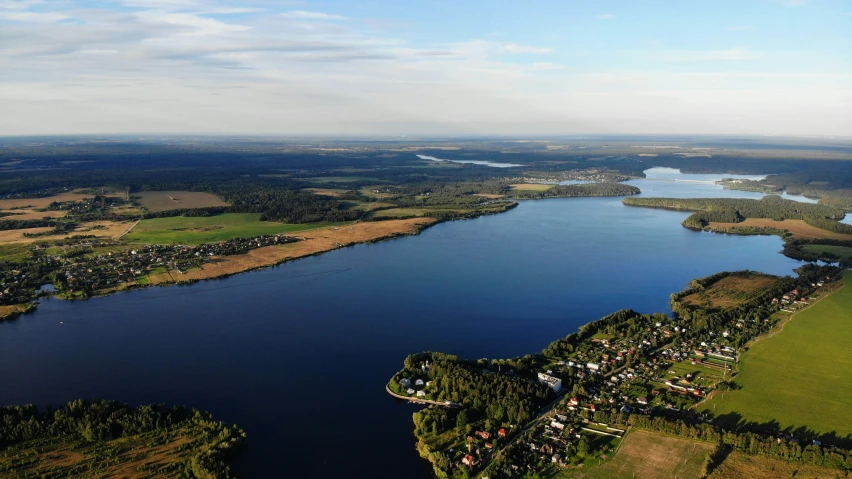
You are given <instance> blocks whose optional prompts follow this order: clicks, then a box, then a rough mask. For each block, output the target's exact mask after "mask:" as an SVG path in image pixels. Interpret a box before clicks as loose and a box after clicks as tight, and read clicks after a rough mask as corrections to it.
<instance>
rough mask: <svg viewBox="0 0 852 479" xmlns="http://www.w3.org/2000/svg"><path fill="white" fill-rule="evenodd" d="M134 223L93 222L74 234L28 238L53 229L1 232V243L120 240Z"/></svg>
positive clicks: (84, 225) (82, 226) (77, 229)
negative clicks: (76, 237) (86, 238)
mask: <svg viewBox="0 0 852 479" xmlns="http://www.w3.org/2000/svg"><path fill="white" fill-rule="evenodd" d="M132 224H133V223H132V222H117V221H92V222H89V223H83V224H82V225H80V226H78V227H77V228H76V229H75V230H74V231H73V232H71V233H68V234H62V235H51V236H38V237H34V238H27V237H25V236H24V233H42V232H45V231H50V230H51V229H52V228H50V227H44V228H26V229H20V230H8V231H0V243H35V242H36V241H51V240H59V239H63V238H65V237H67V236H74V235H95V236H99V237H108V238H118V237H120V236H121V235H123V234H124V233H125V232H126V231H127V229H128V228H130V226H131V225H132ZM98 226H103V227H104V228H105V229H99V228H97V227H98Z"/></svg>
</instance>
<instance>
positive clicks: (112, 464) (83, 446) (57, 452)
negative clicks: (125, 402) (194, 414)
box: [0, 431, 197, 479]
mask: <svg viewBox="0 0 852 479" xmlns="http://www.w3.org/2000/svg"><path fill="white" fill-rule="evenodd" d="M166 434H168V439H167V442H165V443H164V444H161V445H156V446H153V445H149V439H148V438H147V437H146V436H150V435H149V434H148V435H141V436H130V437H126V438H121V439H116V440H113V441H107V442H105V443H95V444H92V443H89V442H86V441H84V440H83V439H82V438H80V437H79V436H77V437H68V438H67V439H65V440H61V439H60V440H58V441H54V442H49V443H47V444H43V445H42V444H38V442H34V445H35V446H34V447H33V448H31V449H29V450H28V451H27V452H26V453H25V454H15V452H17V451H13V452H11V453H7V455H6V456H4V457H0V466H3V465H4V462H7V461H8V462H9V464H10V465H13V466H12V467H13V469H12V471H13V472H14V476H9V477H116V478H118V477H121V478H127V479H142V478H149V477H161V478H170V477H178V474H177V473H176V472H175V471H170V470H169V469H173V468H175V466H174V465H175V464H181V466H179V467H178V468H177V470H182V469H183V467H182V464H183V463H186V462H187V461H189V460H190V459H191V458H192V456H193V455H194V454H197V451H194V450H193V449H192V448H190V449H185V447H186V445H187V444H190V443H192V439H191V438H190V437H188V436H185V435H182V434H181V432H178V431H173V432H169V433H166ZM181 446H184V449H181ZM105 450H110V451H115V452H114V453H110V454H104V452H103V451H105ZM81 471H82V474H81ZM94 471H97V473H95V472H94ZM3 477H7V476H3Z"/></svg>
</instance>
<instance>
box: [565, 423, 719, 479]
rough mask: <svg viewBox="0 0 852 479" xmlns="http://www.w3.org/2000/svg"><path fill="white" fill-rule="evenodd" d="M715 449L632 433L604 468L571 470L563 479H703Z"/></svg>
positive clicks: (668, 438) (671, 438)
mask: <svg viewBox="0 0 852 479" xmlns="http://www.w3.org/2000/svg"><path fill="white" fill-rule="evenodd" d="M712 448H713V446H712V445H711V444H709V443H705V442H697V441H691V440H688V439H680V438H677V437H673V436H667V435H663V434H657V433H652V432H648V431H641V430H633V431H631V432H630V433H628V434H627V436H626V437H625V438H624V440H623V441H622V443H621V447H620V448H619V449H618V452H616V454H615V456H614V457H613V458H612V459H611V460H609V461H608V462H606V463H604V464H603V465H601V466H597V467H589V468H582V469H568V470H565V471H562V472H561V473H560V474H558V475H557V476H556V477H558V478H560V479H612V478H620V477H624V478H630V477H636V478H641V479H671V478H673V477H684V478H687V477H694V478H698V477H701V476H702V474H703V473H704V467H705V464H706V463H707V459H708V453H709V452H710V451H711V450H712Z"/></svg>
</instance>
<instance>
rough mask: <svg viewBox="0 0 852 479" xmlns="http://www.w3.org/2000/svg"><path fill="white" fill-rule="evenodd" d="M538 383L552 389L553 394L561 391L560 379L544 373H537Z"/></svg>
mask: <svg viewBox="0 0 852 479" xmlns="http://www.w3.org/2000/svg"><path fill="white" fill-rule="evenodd" d="M538 382H540V383H543V384H546V385H547V387H549V388H550V389H553V391H554V392H559V390H560V389H562V380H561V379H559V378H555V377H553V376H549V375H547V374H544V373H538Z"/></svg>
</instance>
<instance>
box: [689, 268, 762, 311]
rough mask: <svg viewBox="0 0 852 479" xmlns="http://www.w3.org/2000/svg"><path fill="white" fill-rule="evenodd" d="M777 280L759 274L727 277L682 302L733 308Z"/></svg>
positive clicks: (701, 305) (693, 304)
mask: <svg viewBox="0 0 852 479" xmlns="http://www.w3.org/2000/svg"><path fill="white" fill-rule="evenodd" d="M776 281H778V280H777V278H773V277H771V276H763V275H759V274H754V275H749V276H727V277H725V278H722V279H720V280H719V281H717V282H715V283H713V284H712V285H710V287H708V288H707V289H705V290H704V291H701V292H700V293H693V294H690V295H689V296H686V297H684V298H683V299H681V302H683V303H685V304H688V305H692V306H700V307H711V308H731V307H734V306H737V305H739V304H742V303H743V302H745V301H746V300H747V299H748V297H749V295H751V293H754V292H755V291H759V290H761V289H766V288H769V287H771V286H772V285H773V284H775V282H776Z"/></svg>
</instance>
